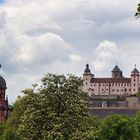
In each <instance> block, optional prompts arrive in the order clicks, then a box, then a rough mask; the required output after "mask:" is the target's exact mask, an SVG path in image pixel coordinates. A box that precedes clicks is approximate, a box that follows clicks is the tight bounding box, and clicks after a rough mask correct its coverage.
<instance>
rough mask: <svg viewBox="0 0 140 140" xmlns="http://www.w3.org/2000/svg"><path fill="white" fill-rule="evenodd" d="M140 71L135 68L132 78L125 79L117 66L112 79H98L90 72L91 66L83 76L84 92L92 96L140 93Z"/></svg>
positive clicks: (87, 66) (87, 67)
mask: <svg viewBox="0 0 140 140" xmlns="http://www.w3.org/2000/svg"><path fill="white" fill-rule="evenodd" d="M139 78H140V75H139V71H138V70H137V69H136V68H134V70H133V71H132V72H131V75H130V78H125V77H124V76H123V74H122V71H121V70H120V69H119V67H118V66H117V65H116V66H115V67H114V69H113V70H112V77H110V78H96V77H95V76H94V75H93V74H92V73H91V71H90V69H89V65H88V64H87V65H86V69H85V71H84V74H83V91H85V92H87V93H88V94H89V95H90V96H94V95H125V96H129V95H134V94H136V93H137V92H138V91H139V88H140V83H139Z"/></svg>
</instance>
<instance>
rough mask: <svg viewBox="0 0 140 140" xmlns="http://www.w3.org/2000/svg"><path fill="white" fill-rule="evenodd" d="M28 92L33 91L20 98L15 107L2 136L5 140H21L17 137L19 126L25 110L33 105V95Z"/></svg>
mask: <svg viewBox="0 0 140 140" xmlns="http://www.w3.org/2000/svg"><path fill="white" fill-rule="evenodd" d="M28 92H30V93H31V92H32V89H28V90H26V91H24V96H22V97H20V96H19V97H18V99H17V100H16V102H15V103H14V105H13V106H12V107H11V108H13V109H12V110H13V111H12V112H11V114H10V117H9V118H8V120H7V121H6V123H5V129H4V132H3V135H2V138H3V139H4V140H11V139H12V140H19V137H18V136H17V129H18V127H19V124H20V123H21V121H20V120H21V116H23V114H24V112H25V110H27V106H28V105H29V104H30V103H31V99H32V98H33V96H34V95H33V94H26V93H28Z"/></svg>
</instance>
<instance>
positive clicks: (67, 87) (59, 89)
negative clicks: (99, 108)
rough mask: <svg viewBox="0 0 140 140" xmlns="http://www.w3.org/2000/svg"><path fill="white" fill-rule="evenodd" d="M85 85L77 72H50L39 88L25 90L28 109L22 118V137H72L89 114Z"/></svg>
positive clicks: (26, 139) (39, 139)
mask: <svg viewBox="0 0 140 140" xmlns="http://www.w3.org/2000/svg"><path fill="white" fill-rule="evenodd" d="M81 84H82V80H81V79H80V78H77V77H75V76H73V75H68V77H67V78H66V77H65V76H64V75H53V74H48V75H46V76H45V77H44V78H43V79H42V84H41V86H40V87H39V88H38V89H37V87H36V88H35V89H33V90H25V91H24V93H25V95H26V101H25V104H27V105H26V107H27V108H26V109H25V111H24V113H23V115H22V116H21V119H20V120H21V122H20V124H19V128H18V134H19V136H20V137H21V138H22V139H25V140H33V139H38V140H43V139H49V140H51V139H52V140H54V139H55V140H59V139H66V140H67V139H69V138H70V135H71V134H72V133H74V132H75V131H76V130H78V129H80V128H81V123H79V122H80V121H81V120H82V119H83V117H84V116H87V102H86V94H85V93H84V92H82V91H81V90H80V88H79V87H80V86H81ZM30 97H32V98H30ZM27 98H28V99H27ZM24 100H25V99H24Z"/></svg>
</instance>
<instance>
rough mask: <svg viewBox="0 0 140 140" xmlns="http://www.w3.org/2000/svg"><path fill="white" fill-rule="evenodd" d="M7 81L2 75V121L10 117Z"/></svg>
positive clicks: (0, 95) (0, 104)
mask: <svg viewBox="0 0 140 140" xmlns="http://www.w3.org/2000/svg"><path fill="white" fill-rule="evenodd" d="M6 89H7V87H6V81H5V80H4V78H3V77H2V76H0V122H2V121H4V120H5V119H7V117H8V99H7V98H6V95H5V94H6Z"/></svg>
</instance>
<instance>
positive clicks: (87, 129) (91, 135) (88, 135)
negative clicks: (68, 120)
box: [71, 115, 101, 140]
mask: <svg viewBox="0 0 140 140" xmlns="http://www.w3.org/2000/svg"><path fill="white" fill-rule="evenodd" d="M100 123H101V119H99V118H97V117H95V116H90V115H89V116H87V117H85V118H84V119H83V120H82V122H81V124H82V125H81V129H80V130H77V131H76V132H75V133H73V135H72V137H71V140H96V139H97V138H98V131H99V126H100Z"/></svg>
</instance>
